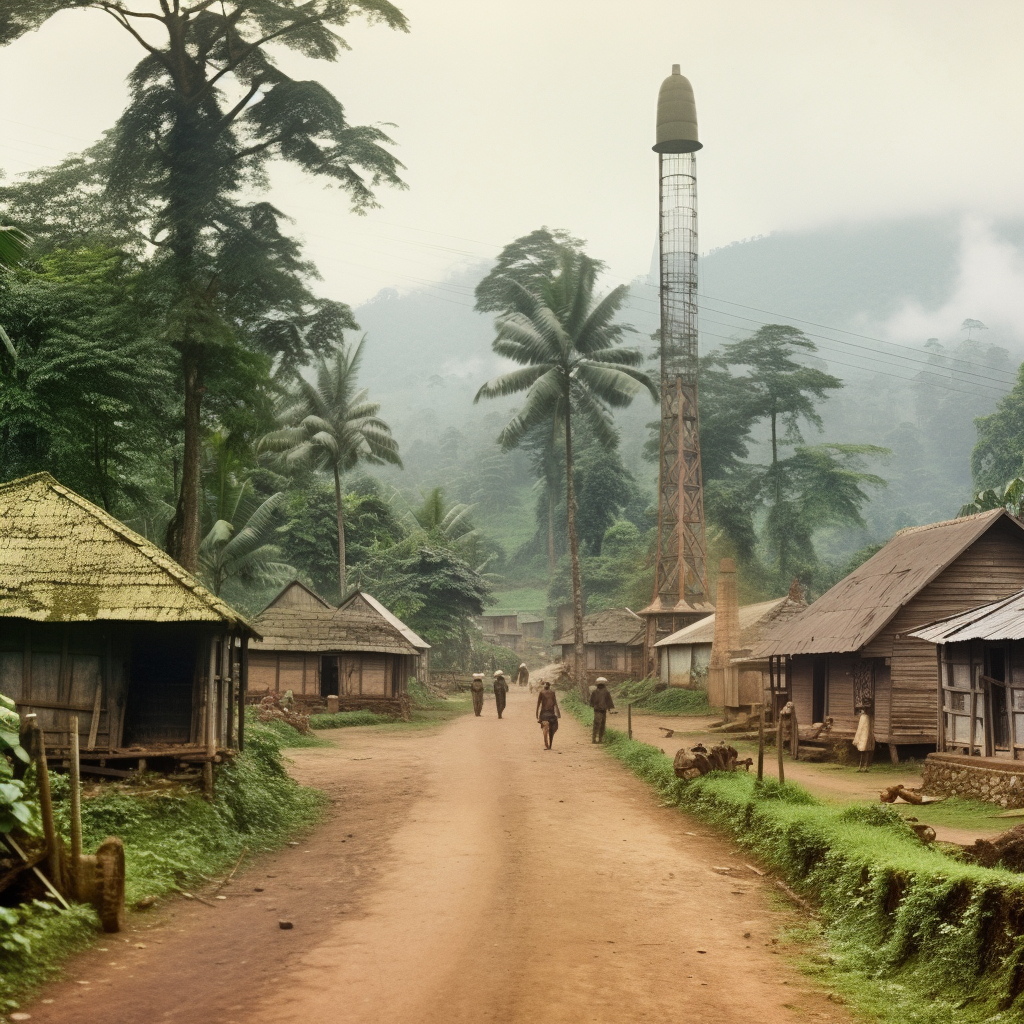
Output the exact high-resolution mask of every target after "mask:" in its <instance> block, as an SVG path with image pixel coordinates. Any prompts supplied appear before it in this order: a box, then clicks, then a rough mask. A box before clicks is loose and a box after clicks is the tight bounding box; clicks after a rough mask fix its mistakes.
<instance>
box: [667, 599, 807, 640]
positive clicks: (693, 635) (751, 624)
mask: <svg viewBox="0 0 1024 1024" xmlns="http://www.w3.org/2000/svg"><path fill="white" fill-rule="evenodd" d="M806 608H807V603H806V602H805V601H794V600H793V598H791V597H790V596H788V595H787V596H786V597H776V598H775V599H774V600H771V601H761V602H760V603H758V604H745V605H741V606H740V616H739V619H740V644H739V646H740V648H741V649H747V648H751V647H753V646H754V644H756V643H758V642H760V641H761V640H762V639H763V638H764V636H765V633H766V632H767V631H768V629H769V628H770V627H773V626H775V625H776V624H777V623H780V622H785V621H787V620H788V619H791V618H793V617H794V616H797V615H799V614H801V612H803V611H804V610H805V609H806ZM714 639H715V617H714V615H708V616H707V617H706V618H703V619H699V620H698V621H697V622H693V623H691V624H690V625H689V626H685V627H684V628H683V629H680V630H677V631H676V632H675V633H673V634H672V635H671V636H667V637H665V639H664V640H659V641H658V642H657V643H656V644H655V645H654V646H655V647H680V646H688V645H690V644H709V645H710V644H712V643H713V642H714Z"/></svg>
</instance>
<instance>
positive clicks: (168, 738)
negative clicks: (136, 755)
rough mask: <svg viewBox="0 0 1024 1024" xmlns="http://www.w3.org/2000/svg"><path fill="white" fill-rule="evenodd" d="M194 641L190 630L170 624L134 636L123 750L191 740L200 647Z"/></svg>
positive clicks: (196, 640) (194, 633) (197, 642)
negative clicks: (193, 698) (193, 699)
mask: <svg viewBox="0 0 1024 1024" xmlns="http://www.w3.org/2000/svg"><path fill="white" fill-rule="evenodd" d="M199 640H200V637H199V634H198V633H197V632H196V631H195V630H191V629H186V630H183V629H178V628H176V627H175V626H174V625H172V624H168V625H166V626H164V627H163V628H160V629H139V630H136V632H135V633H134V635H133V636H132V656H131V668H130V670H129V675H128V706H127V708H126V709H125V722H124V740H123V741H122V742H123V743H124V745H125V746H137V745H140V744H143V745H144V744H147V743H188V742H189V740H191V738H192V694H193V692H194V689H195V681H196V666H197V654H198V651H199V650H200V648H202V647H203V646H204V645H202V644H200V642H199Z"/></svg>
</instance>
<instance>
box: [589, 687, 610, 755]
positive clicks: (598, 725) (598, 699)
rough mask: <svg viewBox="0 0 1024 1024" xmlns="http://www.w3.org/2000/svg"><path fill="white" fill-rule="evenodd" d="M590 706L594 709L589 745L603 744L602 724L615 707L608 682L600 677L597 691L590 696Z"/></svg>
mask: <svg viewBox="0 0 1024 1024" xmlns="http://www.w3.org/2000/svg"><path fill="white" fill-rule="evenodd" d="M590 706H591V707H592V708H593V709H594V728H593V729H592V730H591V732H590V742H591V743H604V723H605V719H607V717H608V712H609V711H611V709H612V708H613V707H615V701H613V700H612V694H611V691H610V690H609V689H608V680H607V679H605V678H604V676H601V678H600V679H598V681H597V689H596V690H595V691H594V692H593V693H592V694H591V695H590Z"/></svg>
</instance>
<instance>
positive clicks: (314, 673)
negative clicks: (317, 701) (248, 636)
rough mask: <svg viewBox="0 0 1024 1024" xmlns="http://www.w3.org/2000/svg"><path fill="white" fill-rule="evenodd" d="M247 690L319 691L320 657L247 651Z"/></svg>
mask: <svg viewBox="0 0 1024 1024" xmlns="http://www.w3.org/2000/svg"><path fill="white" fill-rule="evenodd" d="M249 689H250V690H270V691H271V692H276V693H284V692H285V690H291V691H292V693H313V694H317V693H319V692H320V655H319V654H304V653H302V652H301V651H298V652H296V651H261V650H250V651H249Z"/></svg>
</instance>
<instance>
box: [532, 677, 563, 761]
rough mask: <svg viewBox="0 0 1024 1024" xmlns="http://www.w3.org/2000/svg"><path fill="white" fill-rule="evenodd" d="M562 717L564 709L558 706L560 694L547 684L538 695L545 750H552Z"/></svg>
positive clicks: (538, 718)
mask: <svg viewBox="0 0 1024 1024" xmlns="http://www.w3.org/2000/svg"><path fill="white" fill-rule="evenodd" d="M561 717H562V709H561V708H560V707H559V706H558V694H557V693H555V691H554V690H552V689H551V684H550V683H545V684H544V688H543V689H542V690H541V691H540V693H538V694H537V721H538V722H540V730H541V734H542V735H543V737H544V749H545V750H550V749H551V744H552V743H553V742H554V739H555V733H556V732H558V720H559V719H560V718H561Z"/></svg>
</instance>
